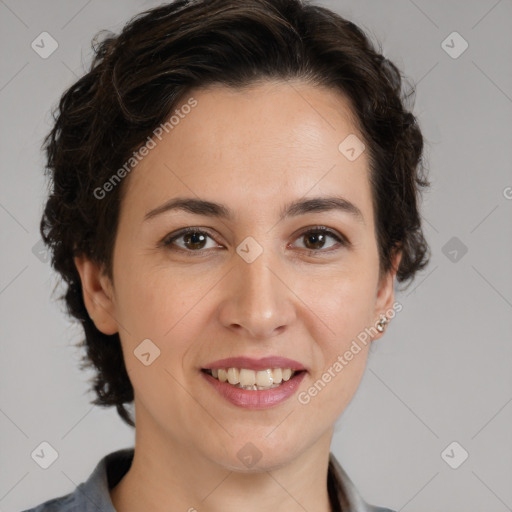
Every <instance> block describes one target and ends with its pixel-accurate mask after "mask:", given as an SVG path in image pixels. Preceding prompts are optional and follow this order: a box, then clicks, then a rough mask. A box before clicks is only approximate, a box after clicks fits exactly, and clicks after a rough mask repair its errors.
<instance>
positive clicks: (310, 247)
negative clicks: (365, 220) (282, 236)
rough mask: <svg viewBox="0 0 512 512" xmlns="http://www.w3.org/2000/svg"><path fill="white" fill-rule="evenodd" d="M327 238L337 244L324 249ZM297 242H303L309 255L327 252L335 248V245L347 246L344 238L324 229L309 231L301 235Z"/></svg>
mask: <svg viewBox="0 0 512 512" xmlns="http://www.w3.org/2000/svg"><path fill="white" fill-rule="evenodd" d="M329 238H331V239H332V240H334V241H335V242H337V244H336V243H334V244H331V245H330V246H328V247H327V249H326V244H327V243H328V240H329ZM298 240H303V241H304V249H306V250H307V251H309V252H311V253H315V252H328V251H329V250H330V249H331V248H332V247H335V246H336V245H342V246H346V245H348V242H347V241H346V239H345V238H344V237H342V236H340V235H338V234H337V233H335V232H333V231H331V230H330V229H327V228H324V227H318V228H314V229H310V230H308V231H306V232H304V233H302V234H301V235H300V236H299V238H298Z"/></svg>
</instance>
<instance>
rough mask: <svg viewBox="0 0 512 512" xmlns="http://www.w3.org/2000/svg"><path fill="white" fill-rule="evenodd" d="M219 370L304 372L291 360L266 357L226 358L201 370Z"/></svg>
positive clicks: (297, 363) (302, 368) (296, 362)
mask: <svg viewBox="0 0 512 512" xmlns="http://www.w3.org/2000/svg"><path fill="white" fill-rule="evenodd" d="M220 368H247V369H248V370H267V369H269V368H270V369H272V368H290V369H291V370H297V371H300V370H305V369H306V368H305V367H304V365H302V364H301V363H299V362H298V361H294V360H293V359H288V358H286V357H280V356H268V357H262V358H260V359H254V358H252V357H244V356H242V357H228V358H226V359H218V360H217V361H213V362H211V363H208V364H207V365H206V366H205V367H204V368H203V369H205V370H218V369H220Z"/></svg>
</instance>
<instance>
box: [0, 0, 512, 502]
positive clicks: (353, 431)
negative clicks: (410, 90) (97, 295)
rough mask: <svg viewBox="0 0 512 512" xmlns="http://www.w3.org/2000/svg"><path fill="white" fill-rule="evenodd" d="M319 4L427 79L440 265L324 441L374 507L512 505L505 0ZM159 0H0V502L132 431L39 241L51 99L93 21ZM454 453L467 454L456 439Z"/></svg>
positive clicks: (511, 6) (429, 215)
mask: <svg viewBox="0 0 512 512" xmlns="http://www.w3.org/2000/svg"><path fill="white" fill-rule="evenodd" d="M322 4H323V5H326V6H328V7H331V8H333V9H334V10H336V11H338V12H339V13H340V14H342V15H344V16H346V17H347V18H349V19H351V20H352V21H354V22H356V23H358V24H359V25H360V26H361V27H362V28H363V29H365V30H366V31H368V33H369V34H370V36H371V37H372V38H376V39H377V40H380V41H381V42H382V45H383V50H384V55H385V56H387V57H388V58H390V59H391V60H393V61H394V62H395V63H396V64H397V65H398V66H399V67H400V68H401V69H402V70H403V72H404V73H405V74H406V75H407V76H408V77H410V78H411V80H413V81H414V82H415V83H416V84H417V96H416V104H415V108H414V113H415V114H417V115H418V117H419V120H420V124H421V127H422V129H423V131H424V134H425V138H426V142H427V148H426V157H427V165H428V168H429V169H430V175H429V176H430V179H431V180H432V188H431V190H430V192H429V193H427V194H426V195H425V200H424V202H423V206H422V208H423V209H422V212H423V217H424V220H425V230H426V235H427V238H428V241H429V243H430V245H431V248H432V261H431V263H430V266H429V267H428V268H427V269H426V270H425V271H424V272H422V273H421V274H419V275H418V276H417V279H416V281H415V282H414V283H413V284H412V285H411V287H410V288H409V289H408V290H407V291H405V292H401V293H397V296H396V299H397V300H399V301H400V302H401V303H402V304H403V311H402V312H401V313H399V314H398V315H397V316H396V317H395V319H394V320H393V321H392V322H391V324H390V326H389V328H388V331H387V333H386V336H385V337H384V338H382V339H381V340H380V341H378V342H377V343H376V344H374V346H373V348H372V354H371V357H370V360H369V365H368V368H367V371H366V374H365V376H364V378H363V381H362V384H361V387H360V388H359V390H358V392H357V394H356V396H355V398H354V400H353V401H352V403H351V404H350V405H349V407H348V408H347V409H346V411H345V413H344V414H343V415H342V417H341V418H340V420H339V421H338V422H337V429H336V434H335V437H334V440H333V446H332V450H333V452H334V453H335V455H336V456H337V457H338V459H339V460H340V462H341V463H342V465H343V466H344V468H345V469H346V471H347V472H348V474H349V475H350V476H351V478H352V480H353V481H354V483H355V484H356V486H357V487H358V488H359V490H360V492H361V493H362V495H363V496H364V497H365V498H366V499H367V500H368V501H370V502H373V503H376V504H380V505H386V506H389V507H392V508H394V509H396V510H399V511H402V510H403V511H405V512H409V511H413V510H414V511H417V512H427V511H428V512H434V511H450V512H457V511H460V512H467V511H468V510H471V511H476V510H485V511H486V512H504V511H507V510H512V486H511V485H510V482H512V428H511V425H512V372H511V363H512V343H511V341H512V340H511V334H510V333H511V332H512V315H511V313H512V270H511V268H512V265H511V263H512V258H511V256H512V229H511V228H512V222H511V219H512V200H511V199H510V197H511V196H512V188H507V187H512V172H511V167H512V164H511V162H512V123H511V121H512V117H511V113H512V69H511V64H510V62H511V59H510V57H511V56H512V51H511V50H512V35H511V34H512V30H511V21H512V2H511V1H510V0H501V1H496V0H485V1H484V0H482V1H472V2H468V1H462V0H461V1H452V2H444V1H440V0H436V1H430V2H427V1H426V0H415V1H412V0H396V1H386V2H384V1H380V2H378V1H371V0H365V1H355V0H353V1H338V0H337V1H330V2H327V1H325V2H322ZM155 5H157V2H152V1H140V0H129V1H120V0H110V1H108V2H100V1H99V0H89V1H86V0H85V1H82V0H80V1H78V0H76V1H56V0H52V1H46V2H36V1H18V2H15V1H14V0H0V16H1V21H0V23H1V25H0V34H1V35H0V37H1V42H2V44H1V50H0V51H1V54H2V64H1V77H0V105H1V109H2V121H1V127H2V136H1V139H0V141H1V142H0V144H1V148H0V159H1V173H2V177H1V180H2V186H1V191H0V222H1V243H2V253H1V254H2V256H1V258H2V259H1V265H0V268H1V274H0V308H1V317H0V326H1V351H2V352H1V364H2V371H1V372H0V383H1V396H0V413H1V414H0V432H1V434H0V443H1V445H0V453H1V469H0V510H1V511H3V512H10V511H17V510H20V509H22V508H25V507H28V506H34V505H36V504H37V503H40V502H42V501H44V500H46V499H49V498H53V497H56V496H60V495H63V494H66V493H68V492H71V491H73V490H74V488H75V486H76V485H78V484H79V483H80V482H82V481H84V480H85V479H86V478H87V477H88V476H89V474H90V473H91V471H92V470H93V468H94V466H95V465H96V463H97V462H98V461H99V459H100V458H101V457H102V456H103V455H105V454H106V453H109V452H111V451H114V450H116V449H118V448H123V447H126V446H132V445H133V442H134V435H133V430H132V429H130V428H129V427H127V426H125V425H124V424H123V423H122V422H121V420H120V419H118V417H117V414H116V413H115V411H114V410H113V409H100V408H98V407H94V406H92V405H91V404H90V403H89V400H91V399H92V398H93V395H92V393H89V392H88V391H87V388H88V383H87V380H88V378H90V377H91V375H92V374H90V373H86V372H81V371H80V370H79V369H78V367H77V365H78V361H79V356H80V352H78V350H77V349H75V348H74V347H73V345H72V344H73V343H76V342H77V341H78V340H79V339H80V334H81V332H80V330H79V328H78V327H77V326H75V325H74V324H72V323H71V322H70V321H69V320H68V319H67V318H66V316H65V314H64V313H63V305H62V304H61V303H59V302H56V301H55V300H53V299H52V297H56V294H57V293H58V292H59V291H60V290H61V288H58V289H57V292H56V293H54V294H53V295H52V290H53V288H54V286H55V284H56V283H58V280H57V278H56V276H55V274H54V273H53V272H52V271H51V269H50V266H49V263H47V262H45V261H44V255H43V256H42V255H39V257H37V256H36V255H35V254H34V252H33V247H34V246H36V247H37V243H38V241H39V238H40V237H39V232H38V228H39V220H40V216H41V212H42V208H43V200H44V198H45V195H46V183H45V180H44V176H43V172H42V168H43V158H42V154H41V153H40V144H41V140H42V137H43V136H44V135H45V134H46V132H47V131H48V129H49V127H50V121H51V118H50V114H49V112H50V108H51V107H52V106H53V105H55V103H56V101H57V100H58V98H59V97H60V95H61V94H62V92H63V91H64V89H65V88H66V87H67V86H69V85H70V84H71V83H72V82H73V81H74V80H76V78H77V77H78V76H80V75H81V74H82V72H83V64H84V63H85V64H87V63H88V62H89V58H90V55H91V50H90V40H91V38H92V37H93V36H94V35H95V34H96V33H97V32H98V31H99V30H100V29H103V28H106V29H110V30H113V31H116V32H118V31H119V30H121V28H122V26H123V24H124V23H125V22H126V21H127V20H128V19H129V18H130V17H131V16H132V15H134V14H136V13H137V12H139V11H141V10H144V9H146V8H149V7H152V6H155ZM43 31H47V32H49V33H50V34H51V35H52V37H53V38H55V39H56V40H57V42H58V45H59V46H58V49H57V50H56V51H55V52H54V53H53V54H52V55H51V56H50V57H48V58H47V59H43V58H41V57H40V56H39V55H38V54H37V53H36V52H35V51H34V50H33V49H32V48H31V42H32V41H33V40H34V39H36V37H37V36H38V35H39V34H40V33H41V32H43ZM453 31H457V32H458V33H460V34H461V36H462V37H463V38H464V39H465V40H466V41H467V42H468V44H469V47H468V49H467V50H466V51H465V52H464V53H462V55H460V56H459V57H458V58H452V57H451V56H450V55H448V53H447V52H446V51H445V50H444V49H443V47H442V42H443V41H444V40H445V39H446V38H447V36H448V35H449V34H451V33H452V32H453ZM448 41H450V39H448ZM446 44H449V45H450V46H453V47H454V48H453V49H452V51H457V50H458V49H460V48H461V46H460V44H461V41H460V40H454V42H453V43H451V42H448V43H446ZM507 196H508V198H507ZM453 237H457V240H455V241H454V240H451V239H452V238H453ZM450 240H451V241H450ZM446 244H448V245H446ZM464 247H466V248H467V253H465V254H463V249H464ZM454 249H455V251H456V253H455V252H453V250H454ZM449 251H452V252H451V254H450V252H449ZM35 252H37V251H35ZM42 441H47V442H49V443H50V444H51V445H52V446H54V447H55V449H56V450H57V451H58V453H59V457H58V459H57V461H56V462H55V463H54V464H53V465H52V466H50V467H49V468H48V469H46V470H43V469H41V468H40V467H39V466H38V465H37V464H36V463H35V462H34V461H33V460H32V458H31V453H32V451H33V450H34V449H35V448H36V447H37V446H38V445H39V444H40V443H41V442H42ZM453 441H457V442H458V443H459V444H460V445H461V447H463V449H465V450H466V451H467V452H468V453H469V457H468V459H467V460H466V461H465V462H464V463H463V464H462V465H460V467H459V468H458V469H452V468H451V467H449V466H448V464H447V463H446V462H445V460H443V458H442V456H441V453H442V452H443V450H444V449H445V448H446V447H447V446H448V445H449V444H450V443H452V442H453ZM449 454H450V455H451V456H452V457H451V460H452V461H455V462H457V460H458V458H459V457H460V454H461V448H456V449H455V450H454V451H453V452H449ZM311 512H313V511H311Z"/></svg>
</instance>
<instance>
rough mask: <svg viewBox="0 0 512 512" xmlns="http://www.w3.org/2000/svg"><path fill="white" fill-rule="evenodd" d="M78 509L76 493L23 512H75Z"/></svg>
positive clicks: (53, 499)
mask: <svg viewBox="0 0 512 512" xmlns="http://www.w3.org/2000/svg"><path fill="white" fill-rule="evenodd" d="M73 511H77V512H78V509H77V508H76V506H75V495H74V493H70V494H66V495H65V496H60V497H58V498H52V499H50V500H48V501H45V502H44V503H41V504H39V505H37V506H36V507H34V508H30V509H26V510H23V512H73Z"/></svg>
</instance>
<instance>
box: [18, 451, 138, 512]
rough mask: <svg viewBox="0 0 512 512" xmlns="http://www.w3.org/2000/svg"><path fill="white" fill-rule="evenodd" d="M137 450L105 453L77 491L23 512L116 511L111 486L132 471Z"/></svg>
mask: <svg viewBox="0 0 512 512" xmlns="http://www.w3.org/2000/svg"><path fill="white" fill-rule="evenodd" d="M133 454H134V450H133V448H124V449H121V450H117V451H115V452H112V453H110V454H108V455H106V456H104V457H103V458H102V459H101V460H100V461H99V462H98V464H97V465H96V467H95V468H94V471H93V472H92V474H91V475H90V476H89V478H88V479H87V481H86V482H83V483H81V484H80V485H78V487H77V488H76V489H75V490H74V491H73V492H71V493H69V494H66V495H64V496H59V497H57V498H52V499H50V500H47V501H45V502H44V503H41V504H39V505H37V506H36V507H34V508H30V509H26V510H24V511H23V512H98V511H99V510H101V512H115V509H114V506H113V505H112V501H111V499H110V489H111V488H112V487H114V486H115V485H116V484H117V482H119V480H120V479H121V478H122V477H123V476H124V475H125V474H126V472H127V471H128V469H129V467H130V465H131V462H132V459H133Z"/></svg>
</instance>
